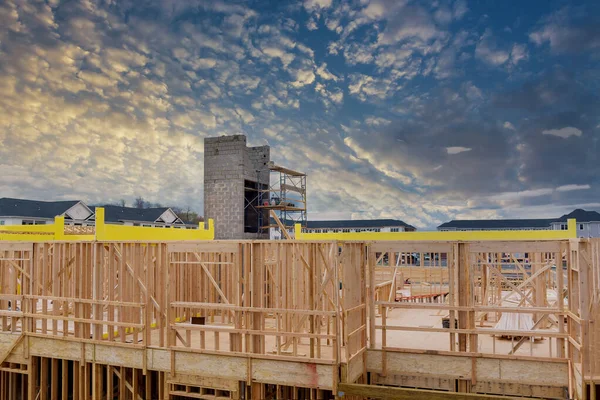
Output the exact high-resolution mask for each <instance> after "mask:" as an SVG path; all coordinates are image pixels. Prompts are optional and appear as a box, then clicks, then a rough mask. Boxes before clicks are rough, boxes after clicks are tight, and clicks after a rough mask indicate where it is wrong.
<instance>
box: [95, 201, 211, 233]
mask: <svg viewBox="0 0 600 400" xmlns="http://www.w3.org/2000/svg"><path fill="white" fill-rule="evenodd" d="M214 238H215V227H214V223H213V220H212V219H209V220H208V229H204V222H200V223H199V224H198V229H177V228H151V227H144V226H125V225H112V224H106V223H104V208H102V207H98V208H96V240H98V241H101V242H103V241H117V242H126V241H160V242H165V241H171V240H176V241H187V240H213V239H214Z"/></svg>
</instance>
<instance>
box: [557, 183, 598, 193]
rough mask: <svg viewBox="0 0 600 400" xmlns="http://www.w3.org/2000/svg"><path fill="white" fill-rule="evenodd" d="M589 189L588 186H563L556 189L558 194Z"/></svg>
mask: <svg viewBox="0 0 600 400" xmlns="http://www.w3.org/2000/svg"><path fill="white" fill-rule="evenodd" d="M587 189H591V186H590V185H564V186H559V187H557V188H556V190H557V191H559V192H570V191H572V190H587Z"/></svg>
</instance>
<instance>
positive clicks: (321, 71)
mask: <svg viewBox="0 0 600 400" xmlns="http://www.w3.org/2000/svg"><path fill="white" fill-rule="evenodd" d="M317 75H319V77H321V78H322V79H325V80H326V81H335V82H337V81H338V80H339V78H338V77H337V76H335V75H334V74H332V73H331V72H329V71H328V70H327V64H326V63H323V64H321V66H320V67H319V68H317Z"/></svg>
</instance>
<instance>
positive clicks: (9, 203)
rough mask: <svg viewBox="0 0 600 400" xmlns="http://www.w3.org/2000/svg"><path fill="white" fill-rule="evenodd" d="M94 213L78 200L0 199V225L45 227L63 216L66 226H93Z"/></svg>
mask: <svg viewBox="0 0 600 400" xmlns="http://www.w3.org/2000/svg"><path fill="white" fill-rule="evenodd" d="M93 214H94V212H93V211H92V210H91V209H90V208H89V207H88V206H87V205H85V203H83V202H82V201H79V200H71V201H38V200H25V199H13V198H8V197H3V198H0V225H45V224H52V223H54V217H56V216H64V217H65V224H68V225H94V221H93Z"/></svg>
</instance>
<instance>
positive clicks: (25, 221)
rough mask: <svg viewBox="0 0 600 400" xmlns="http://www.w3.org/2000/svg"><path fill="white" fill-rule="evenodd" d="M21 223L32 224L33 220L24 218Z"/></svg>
mask: <svg viewBox="0 0 600 400" xmlns="http://www.w3.org/2000/svg"><path fill="white" fill-rule="evenodd" d="M22 225H33V221H32V220H30V219H24V220H23V222H22Z"/></svg>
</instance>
